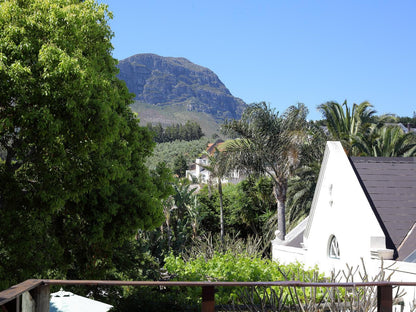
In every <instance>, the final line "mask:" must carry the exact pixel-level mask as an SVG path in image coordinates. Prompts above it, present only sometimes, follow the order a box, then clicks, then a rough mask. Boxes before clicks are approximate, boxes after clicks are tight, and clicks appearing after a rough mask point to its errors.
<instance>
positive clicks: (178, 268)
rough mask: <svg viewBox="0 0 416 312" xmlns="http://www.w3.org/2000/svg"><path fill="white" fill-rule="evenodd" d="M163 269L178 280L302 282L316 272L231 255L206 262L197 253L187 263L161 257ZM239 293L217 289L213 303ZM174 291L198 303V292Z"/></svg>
mask: <svg viewBox="0 0 416 312" xmlns="http://www.w3.org/2000/svg"><path fill="white" fill-rule="evenodd" d="M165 268H166V269H167V271H168V272H169V274H171V275H172V276H173V279H174V280H178V281H241V282H243V281H244V282H254V281H284V280H287V278H288V277H289V276H290V277H292V276H294V274H295V275H296V277H297V279H298V280H300V281H303V280H304V278H305V277H309V276H311V275H316V274H317V270H316V269H310V270H307V269H305V268H304V266H303V265H302V264H300V263H296V264H290V265H281V264H279V263H277V262H274V261H271V260H269V259H262V258H260V257H257V256H251V255H246V254H236V253H233V252H225V253H215V254H214V255H213V256H212V258H210V259H206V258H205V256H204V255H203V254H201V255H199V256H198V257H196V258H193V259H189V260H188V261H185V260H184V259H183V258H182V257H180V256H174V255H172V254H171V255H169V256H168V257H166V258H165ZM320 278H323V277H322V276H320ZM240 291H241V289H240V288H238V287H218V288H217V291H216V293H215V302H216V303H218V304H228V303H232V302H233V300H234V301H235V300H237V299H238V294H239V293H240ZM285 291H288V289H285ZM178 292H181V293H182V294H183V293H185V294H186V295H185V297H189V298H192V301H194V302H197V301H198V302H200V300H201V298H200V297H201V291H200V289H197V288H192V287H187V288H182V289H178Z"/></svg>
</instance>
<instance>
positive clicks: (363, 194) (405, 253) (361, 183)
mask: <svg viewBox="0 0 416 312" xmlns="http://www.w3.org/2000/svg"><path fill="white" fill-rule="evenodd" d="M272 248H273V250H272V253H273V258H274V259H277V260H279V261H281V262H291V261H295V260H297V261H300V262H303V263H305V264H306V265H307V266H313V265H318V267H319V268H320V269H321V270H322V271H326V272H329V271H331V270H332V269H335V270H341V269H345V268H346V264H348V265H351V266H352V265H354V266H355V265H359V264H361V258H362V259H363V260H364V263H365V264H366V267H367V269H368V270H370V271H372V272H377V270H379V268H380V265H381V261H380V259H383V260H384V267H389V266H390V265H391V267H390V269H389V270H392V271H394V274H393V275H392V280H396V281H414V280H415V278H416V159H415V158H411V157H409V158H406V157H393V158H385V157H348V156H347V155H346V153H345V151H344V149H343V148H342V146H341V144H340V142H327V146H326V150H325V155H324V159H323V161H322V166H321V171H320V174H319V178H318V182H317V185H316V190H315V195H314V199H313V202H312V207H311V211H310V214H309V217H308V218H307V219H306V220H304V221H303V222H301V223H300V224H299V225H298V226H297V227H296V228H295V229H294V230H293V231H292V232H290V233H288V235H287V237H286V240H285V241H281V240H279V239H275V240H274V241H273V242H272ZM412 295H413V292H412Z"/></svg>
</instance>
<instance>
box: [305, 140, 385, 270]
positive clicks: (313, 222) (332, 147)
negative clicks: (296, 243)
mask: <svg viewBox="0 0 416 312" xmlns="http://www.w3.org/2000/svg"><path fill="white" fill-rule="evenodd" d="M331 235H335V236H336V238H337V240H338V243H339V248H340V255H341V256H340V259H339V260H337V259H331V258H329V257H328V244H329V239H330V237H331ZM304 246H305V248H306V255H305V262H306V263H305V264H307V265H314V264H317V265H318V266H319V268H320V269H321V270H323V271H330V270H331V269H332V268H343V269H344V268H345V263H348V264H349V265H355V264H359V262H360V258H364V259H365V260H366V259H368V260H369V259H370V257H371V253H370V250H371V249H384V248H385V236H384V233H383V231H382V229H381V227H380V225H379V223H378V221H377V219H376V217H375V215H374V213H373V211H372V208H371V206H370V204H369V203H368V200H367V198H366V196H365V193H364V191H363V190H362V188H361V185H360V183H359V181H358V179H357V177H356V175H355V173H354V170H353V168H352V166H351V164H350V162H349V159H348V157H347V155H346V154H345V152H344V150H343V148H342V146H341V143H340V142H327V146H326V150H325V156H324V160H323V162H322V166H321V171H320V174H319V179H318V184H317V187H316V190H315V196H314V200H313V203H312V207H311V213H310V216H309V222H308V226H307V228H306V230H305V233H304Z"/></svg>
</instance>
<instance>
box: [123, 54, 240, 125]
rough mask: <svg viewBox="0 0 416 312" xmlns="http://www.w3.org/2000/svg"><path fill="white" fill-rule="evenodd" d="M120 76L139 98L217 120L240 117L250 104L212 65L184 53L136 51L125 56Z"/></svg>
mask: <svg viewBox="0 0 416 312" xmlns="http://www.w3.org/2000/svg"><path fill="white" fill-rule="evenodd" d="M118 67H119V69H120V73H119V75H118V77H119V78H120V79H122V80H124V81H125V82H126V85H127V87H128V89H129V91H130V92H132V93H134V94H136V97H135V100H137V102H139V103H140V102H141V103H146V104H152V105H155V106H158V107H164V106H170V107H172V106H177V107H178V109H186V110H187V111H194V112H203V113H207V114H209V115H212V116H213V117H214V119H215V120H218V121H222V120H224V119H226V118H228V119H234V118H236V119H238V118H240V117H241V113H242V111H243V110H244V108H245V106H246V104H245V103H244V102H243V101H242V100H241V99H239V98H236V97H234V96H233V95H232V94H231V93H230V91H229V90H228V89H227V88H226V87H225V86H224V84H223V83H222V82H221V81H220V79H219V78H218V77H217V75H216V74H215V73H214V72H213V71H211V70H210V69H208V68H205V67H202V66H199V65H196V64H194V63H192V62H190V61H189V60H187V59H185V58H182V57H162V56H159V55H156V54H147V53H146V54H136V55H133V56H131V57H128V58H126V59H124V60H121V61H120V62H119V64H118Z"/></svg>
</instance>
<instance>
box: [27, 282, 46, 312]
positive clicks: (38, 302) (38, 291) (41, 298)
mask: <svg viewBox="0 0 416 312" xmlns="http://www.w3.org/2000/svg"><path fill="white" fill-rule="evenodd" d="M31 294H32V297H33V299H34V300H35V311H36V312H49V301H50V288H49V285H40V286H38V287H36V288H35V289H33V290H32V291H31Z"/></svg>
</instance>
